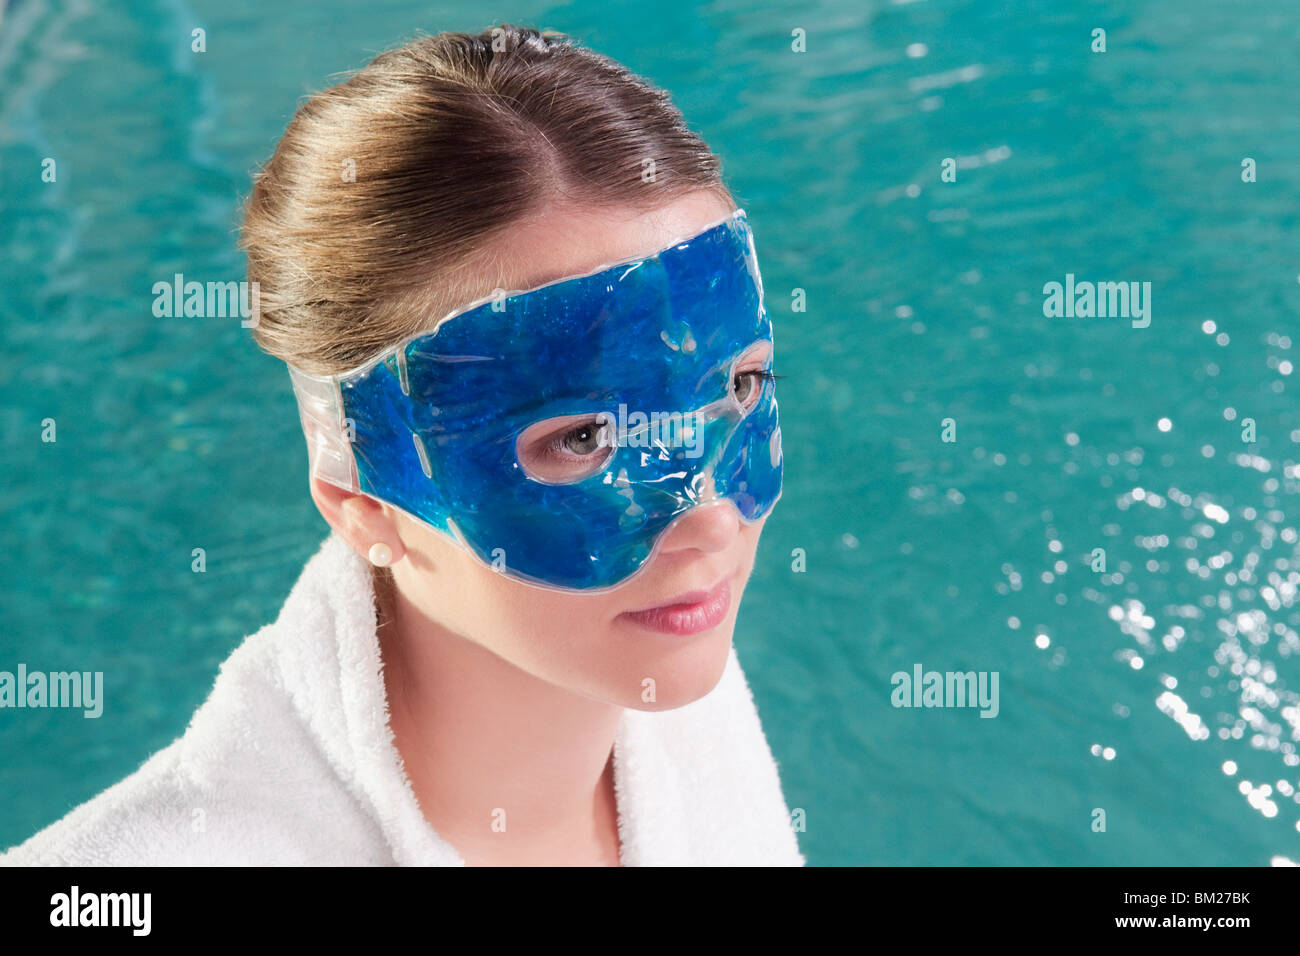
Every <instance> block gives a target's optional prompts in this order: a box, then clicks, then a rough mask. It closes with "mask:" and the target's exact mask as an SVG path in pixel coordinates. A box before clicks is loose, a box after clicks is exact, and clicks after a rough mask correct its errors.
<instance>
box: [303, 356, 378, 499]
mask: <svg viewBox="0 0 1300 956" xmlns="http://www.w3.org/2000/svg"><path fill="white" fill-rule="evenodd" d="M289 379H290V381H291V382H293V394H294V397H295V398H296V399H297V400H298V416H299V418H300V419H301V420H302V431H303V434H304V435H305V436H306V437H307V456H308V462H309V464H310V468H311V475H312V476H313V477H316V478H319V479H321V480H322V481H327V482H329V483H330V484H332V485H337V486H338V487H340V488H343V489H344V490H346V491H354V492H359V491H360V490H361V483H360V479H359V477H358V475H357V461H356V458H355V457H354V455H353V452H352V442H351V441H350V440H349V434H348V423H347V420H346V419H345V418H344V417H343V394H342V392H341V391H340V390H339V383H338V382H337V381H335V380H334V379H331V378H317V377H315V376H313V375H307V374H305V373H303V372H299V371H298V370H297V369H295V368H294V367H293V366H289Z"/></svg>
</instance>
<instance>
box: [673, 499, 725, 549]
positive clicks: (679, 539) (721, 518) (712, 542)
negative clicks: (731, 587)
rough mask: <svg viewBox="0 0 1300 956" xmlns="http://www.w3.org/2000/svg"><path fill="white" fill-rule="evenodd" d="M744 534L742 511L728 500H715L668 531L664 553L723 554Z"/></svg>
mask: <svg viewBox="0 0 1300 956" xmlns="http://www.w3.org/2000/svg"><path fill="white" fill-rule="evenodd" d="M738 534H740V511H739V510H737V508H736V506H735V504H734V503H733V502H732V501H731V500H730V499H727V498H714V499H712V500H710V501H708V502H707V503H704V504H698V505H696V506H695V507H693V508H691V509H690V510H689V511H687V512H686V513H685V514H683V515H682V516H681V517H679V518H678V519H677V520H676V521H674V522H673V523H672V524H671V525H670V526H669V528H668V531H667V532H666V533H665V535H664V539H663V542H662V543H661V544H660V548H661V550H663V551H686V550H689V549H692V548H693V549H695V550H697V551H705V552H708V551H722V550H723V549H725V548H727V547H728V546H729V545H731V543H732V542H733V541H735V540H736V536H737V535H738Z"/></svg>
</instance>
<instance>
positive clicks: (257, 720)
mask: <svg viewBox="0 0 1300 956" xmlns="http://www.w3.org/2000/svg"><path fill="white" fill-rule="evenodd" d="M375 626H376V621H375V611H374V595H373V591H372V588H371V582H370V571H369V564H368V563H367V562H366V561H365V560H364V559H362V558H361V557H359V556H358V555H357V554H355V553H354V552H353V551H352V550H351V549H350V548H349V547H348V546H347V544H346V543H344V541H343V540H342V539H341V538H339V537H338V536H337V535H333V534H332V535H330V537H329V538H327V539H326V540H325V542H324V544H323V545H322V546H321V549H320V551H319V552H318V553H317V554H316V555H315V556H314V557H313V558H312V559H311V560H310V561H309V562H308V563H307V566H306V567H305V568H304V569H303V572H302V575H301V576H300V577H299V579H298V582H297V583H296V584H295V585H294V587H293V590H292V591H291V592H290V594H289V597H288V599H287V600H286V601H285V604H284V608H283V609H282V611H281V613H280V616H279V618H278V619H277V620H276V622H275V623H274V624H271V625H268V626H266V627H264V628H262V629H261V630H260V631H258V632H257V633H255V634H253V635H252V636H251V637H249V638H248V639H247V640H245V641H244V643H243V644H242V645H241V646H240V647H239V648H238V649H236V650H235V651H234V653H232V654H231V655H230V657H229V658H227V660H226V661H225V662H224V663H223V664H222V665H221V672H220V674H219V675H218V677H217V681H216V684H215V686H214V687H213V690H212V693H211V695H210V696H209V697H208V699H207V701H206V702H205V703H204V704H203V706H202V707H200V708H199V709H198V711H196V712H195V714H194V717H193V718H192V719H191V721H190V725H189V727H188V729H187V730H186V731H185V733H184V734H183V735H182V736H181V737H180V738H178V739H177V740H176V741H174V742H173V743H172V744H171V745H170V746H168V747H166V748H164V749H163V750H161V751H159V752H158V753H156V754H154V755H153V756H152V757H151V758H149V760H147V761H146V762H145V763H144V764H143V765H142V766H141V767H140V768H139V769H138V770H136V771H135V772H134V773H132V774H131V775H130V776H128V777H127V778H126V779H124V780H122V781H120V782H119V783H117V784H115V785H114V786H112V787H110V788H109V789H107V790H105V791H104V792H103V793H101V794H99V795H98V796H96V797H94V798H93V799H91V800H89V801H88V802H86V803H84V804H82V805H81V806H79V807H77V808H76V809H75V810H73V811H71V812H70V813H69V814H68V815H67V816H65V817H64V818H63V819H62V820H59V821H57V822H55V823H53V824H51V825H50V826H48V827H46V828H45V829H44V830H42V831H40V832H39V833H37V834H36V835H35V836H33V837H31V838H30V839H29V840H27V842H25V843H23V844H21V845H20V846H17V847H15V848H13V849H11V850H10V851H9V852H8V853H6V854H5V855H4V856H0V863H2V864H6V865H74V866H101V865H107V866H132V865H162V866H186V865H343V866H347V865H389V866H392V865H399V866H428V865H442V866H463V865H464V861H463V860H462V859H461V857H460V855H459V854H458V853H457V852H456V850H455V849H454V848H453V847H452V846H451V845H450V844H448V843H447V842H446V841H445V840H443V839H442V838H441V837H440V836H439V835H438V834H437V833H436V832H435V831H434V829H433V828H432V827H431V826H430V825H429V823H428V821H427V820H425V818H424V815H423V814H422V813H421V812H420V808H419V805H418V804H417V802H416V799H415V795H414V792H413V791H412V789H411V785H410V782H409V780H408V779H407V777H406V773H405V771H404V770H403V767H402V762H401V757H400V755H399V754H398V751H397V748H396V747H395V746H394V744H393V735H392V731H391V730H390V728H389V726H388V709H387V698H386V694H385V690H384V682H383V675H382V662H381V659H380V655H379V644H378V640H377V638H376V633H375ZM614 781H615V793H616V795H617V801H618V830H619V837H620V839H621V842H622V862H623V864H624V865H626V866H662V865H669V866H672V865H706V866H708V865H758V866H772V865H776V866H800V865H803V863H804V858H803V856H802V855H801V854H800V852H799V847H798V844H797V841H796V839H795V834H794V831H793V829H792V827H791V825H790V813H789V810H788V809H787V807H786V803H785V799H784V797H783V796H782V793H781V784H780V781H779V779H778V775H777V766H776V763H775V761H774V760H773V759H772V752H771V750H770V749H769V748H768V744H767V740H766V738H765V737H764V735H763V729H762V727H761V725H760V724H759V719H758V712H757V710H756V709H755V707H754V701H753V697H752V696H751V694H750V690H749V687H748V685H747V684H746V682H745V677H744V674H743V673H742V672H741V669H740V663H739V661H738V660H737V658H736V652H735V649H734V648H733V649H732V651H731V656H730V660H729V661H728V663H727V667H726V670H725V672H724V674H723V676H722V679H721V681H720V682H719V683H718V686H717V687H715V688H714V689H713V690H712V691H711V692H710V693H708V694H707V695H705V696H704V697H702V698H701V699H699V700H697V701H694V702H692V703H690V704H687V705H686V706H684V707H680V708H677V709H676V710H670V711H661V712H658V713H650V712H645V711H637V710H625V711H624V712H623V716H622V718H621V721H620V723H619V728H618V733H617V736H616V739H615V743H614Z"/></svg>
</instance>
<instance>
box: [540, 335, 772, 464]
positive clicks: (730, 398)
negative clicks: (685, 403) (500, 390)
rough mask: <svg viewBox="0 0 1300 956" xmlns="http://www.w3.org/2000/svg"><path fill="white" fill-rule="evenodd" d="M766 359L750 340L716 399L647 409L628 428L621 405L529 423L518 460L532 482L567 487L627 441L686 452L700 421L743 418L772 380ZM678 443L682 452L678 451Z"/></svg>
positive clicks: (763, 348)
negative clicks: (688, 407)
mask: <svg viewBox="0 0 1300 956" xmlns="http://www.w3.org/2000/svg"><path fill="white" fill-rule="evenodd" d="M771 357H772V343H771V342H767V341H763V342H755V343H754V344H753V345H752V346H750V347H749V348H748V349H746V350H745V351H744V352H743V353H742V354H741V355H740V356H739V357H738V358H737V359H736V360H735V361H734V362H733V363H732V368H731V375H730V377H729V378H728V380H727V393H726V394H725V395H723V396H722V397H721V398H720V399H719V400H718V401H717V402H714V403H712V404H711V405H708V406H706V407H705V408H702V409H697V410H694V411H688V412H683V413H675V412H664V413H651V421H650V422H647V423H646V424H644V425H639V426H637V427H635V428H632V429H627V428H626V427H625V423H626V421H627V415H626V409H623V410H622V411H623V413H624V414H623V415H622V416H621V417H620V415H619V414H617V413H615V412H597V413H595V414H579V415H560V416H558V417H556V418H547V419H544V420H542V421H540V422H534V423H533V424H532V425H529V426H528V427H527V428H526V429H524V431H523V432H522V433H520V435H519V439H518V441H517V442H516V445H515V454H516V456H517V457H518V459H519V464H520V465H521V466H522V467H523V469H524V472H525V474H527V475H528V476H529V477H530V478H533V479H534V480H536V481H540V482H543V483H544V484H551V485H567V484H573V483H575V482H579V481H582V480H583V479H585V478H590V477H591V476H592V475H596V474H599V473H601V472H602V471H604V470H605V469H606V467H607V466H608V464H609V462H610V459H612V458H613V457H614V454H615V453H616V451H617V450H618V448H619V447H620V446H622V445H626V444H629V443H630V444H633V445H636V444H638V443H639V444H641V445H642V446H645V445H649V446H653V447H656V448H666V449H669V450H670V451H672V450H674V449H675V450H678V453H679V454H686V453H689V448H690V446H691V442H692V439H693V438H694V437H695V430H696V429H697V428H698V427H699V426H700V425H702V424H704V423H705V422H707V421H709V420H711V419H712V418H716V417H718V416H719V414H727V413H728V412H730V413H733V414H735V415H736V417H737V418H743V417H744V416H745V415H748V414H749V413H750V412H751V411H753V409H754V408H755V406H757V405H758V402H759V399H760V397H761V396H762V392H763V387H764V385H765V384H766V383H767V382H770V381H773V380H774V379H775V376H774V375H773V374H772V371H771V369H769V368H768V367H767V366H768V364H769V363H770V362H771ZM647 432H649V434H646V433H647ZM638 439H641V441H640V442H638ZM683 447H685V448H686V449H687V451H686V452H683V451H681V449H682V448H683Z"/></svg>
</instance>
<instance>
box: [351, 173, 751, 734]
mask: <svg viewBox="0 0 1300 956" xmlns="http://www.w3.org/2000/svg"><path fill="white" fill-rule="evenodd" d="M732 211H733V210H732V208H731V207H730V206H729V205H727V204H725V203H724V202H723V201H722V200H720V199H718V198H717V197H714V196H711V195H708V194H705V193H694V194H691V195H689V196H686V197H684V198H682V199H679V200H677V201H676V202H674V203H673V204H671V205H669V206H665V207H662V208H660V209H658V210H655V211H653V212H648V213H647V212H638V211H634V210H604V211H593V210H592V209H591V208H573V209H567V210H566V209H557V208H555V207H551V208H549V209H548V210H547V212H546V214H545V215H544V216H541V217H538V218H536V219H533V220H532V221H528V222H524V223H522V224H520V225H519V227H518V228H516V229H512V230H511V231H510V233H509V236H508V238H505V239H502V240H500V241H498V242H497V243H496V244H494V246H493V247H491V248H490V249H489V250H486V252H485V259H484V262H483V263H482V265H483V267H484V272H485V274H490V275H494V276H499V277H500V278H501V287H503V288H517V289H527V288H532V287H534V286H537V285H540V284H542V283H545V282H550V281H553V280H555V279H558V278H562V277H565V276H570V275H575V274H580V273H584V272H588V271H590V270H592V269H594V268H595V267H597V266H599V265H601V264H603V263H606V262H611V261H615V260H621V259H628V258H633V257H636V256H642V255H649V254H652V253H654V252H656V251H658V250H660V249H662V248H664V247H665V246H667V245H668V244H669V243H671V242H672V241H673V240H674V239H677V238H679V237H682V236H688V235H694V234H695V233H697V232H699V231H700V230H702V229H703V228H705V227H706V226H708V225H709V224H710V223H714V222H716V221H718V220H719V219H720V218H722V217H725V216H727V215H729V214H730V213H731V212H732ZM482 292H483V294H487V293H488V292H491V289H484V290H482ZM756 367H757V368H762V361H761V357H760V359H759V361H758V362H757V364H756ZM584 437H585V436H582V435H577V436H575V437H574V438H573V439H571V440H569V441H568V442H567V444H560V445H557V446H556V447H557V448H560V449H561V453H562V454H569V452H567V451H564V449H565V448H569V449H572V450H573V451H574V452H576V453H581V452H582V451H583V450H584V447H583V446H582V444H581V442H582V440H584ZM574 441H576V442H578V444H576V445H575V444H573V442H574ZM711 493H712V488H711V487H710V486H708V485H706V487H705V490H704V499H705V503H702V504H699V505H697V506H696V507H694V508H692V509H690V510H689V511H687V512H686V513H685V514H683V515H682V516H681V517H679V518H678V519H677V520H676V521H675V522H674V523H673V524H672V525H670V526H669V528H668V529H667V531H666V532H665V533H664V534H663V536H662V538H661V539H660V540H659V543H658V547H657V550H656V552H655V553H654V555H653V556H652V557H651V559H650V560H649V561H648V562H647V563H646V564H645V565H644V566H642V568H641V569H640V570H639V571H638V572H637V573H636V574H635V575H634V576H633V577H632V578H631V579H629V580H628V581H626V582H625V583H623V584H622V585H620V586H618V587H616V588H613V589H610V590H606V591H603V592H601V593H584V592H581V591H557V590H552V589H548V588H540V587H536V586H533V585H529V584H525V583H523V582H521V581H519V580H517V579H514V578H511V577H508V576H506V575H503V574H500V573H497V572H496V571H494V570H493V569H492V568H491V567H490V566H488V565H485V564H483V563H482V562H481V561H480V560H478V559H477V558H475V557H473V556H471V555H470V554H469V553H468V552H467V551H466V550H464V549H462V548H461V547H460V546H458V545H457V544H455V543H454V542H452V541H451V540H450V539H448V538H447V537H445V536H444V535H442V534H440V533H439V532H437V531H435V530H433V529H432V528H431V527H429V526H428V525H426V524H424V523H423V522H421V521H419V520H418V519H415V518H412V517H411V516H409V515H407V514H406V513H405V512H403V511H400V510H398V509H395V508H392V507H391V506H389V505H386V504H380V503H378V502H375V503H374V505H373V507H375V508H377V509H380V510H381V512H382V518H381V519H380V520H382V521H384V522H386V523H388V526H389V527H391V529H392V533H393V534H394V535H395V536H396V537H397V538H398V539H399V540H400V542H401V545H402V547H401V548H400V549H397V548H394V555H395V559H396V560H395V563H394V565H393V569H392V570H393V576H394V580H395V581H396V583H397V586H398V588H399V589H400V590H401V591H402V594H403V596H404V597H405V599H406V600H407V601H408V602H410V603H411V604H413V605H414V606H415V607H416V608H418V609H419V611H420V612H421V613H423V614H424V615H425V616H427V617H428V618H429V619H431V620H432V621H434V622H436V623H437V624H438V625H440V626H441V627H443V628H446V629H447V630H449V631H451V632H452V633H455V634H457V635H459V636H461V637H463V638H465V639H468V640H471V641H474V642H475V643H477V644H480V645H482V646H483V647H485V648H487V649H488V650H491V651H492V652H494V653H495V654H497V655H499V656H500V657H502V658H504V659H505V660H507V661H509V662H511V663H512V664H514V665H515V666H517V667H519V668H521V669H523V670H524V671H526V672H528V673H530V674H532V675H534V676H536V677H538V678H541V679H542V680H545V681H548V682H550V683H552V684H556V685H558V686H561V687H564V688H566V689H569V690H571V691H573V692H575V693H578V694H582V695H584V696H586V697H589V698H593V699H596V700H600V701H605V702H609V703H613V704H618V705H620V706H623V707H632V708H637V709H642V710H666V709H671V708H674V707H679V706H681V705H683V704H686V703H689V702H690V701H693V700H696V699H697V698H699V697H701V696H703V695H704V694H706V693H708V692H709V691H710V690H711V689H712V688H713V687H714V686H715V685H716V683H717V682H718V680H719V678H720V677H721V675H722V672H723V668H724V667H725V665H726V661H727V655H728V651H729V649H730V646H731V638H732V632H733V629H734V627H735V622H736V611H737V607H738V606H739V604H740V598H741V595H742V594H743V592H744V589H745V585H746V583H747V582H748V580H749V575H750V572H751V571H752V569H753V565H754V554H755V550H756V548H757V546H758V538H759V535H760V533H761V531H762V525H763V522H762V521H759V522H756V523H754V524H746V523H745V522H743V521H742V520H741V518H740V513H739V511H738V510H737V509H736V506H735V505H734V504H733V503H732V502H731V501H729V500H727V499H725V498H723V499H716V500H713V501H708V500H707V498H708V496H709V495H710V494H711ZM356 544H357V542H354V546H356ZM361 544H362V545H363V546H362V547H360V548H358V550H361V551H362V553H364V547H365V544H364V542H362V543H361Z"/></svg>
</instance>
